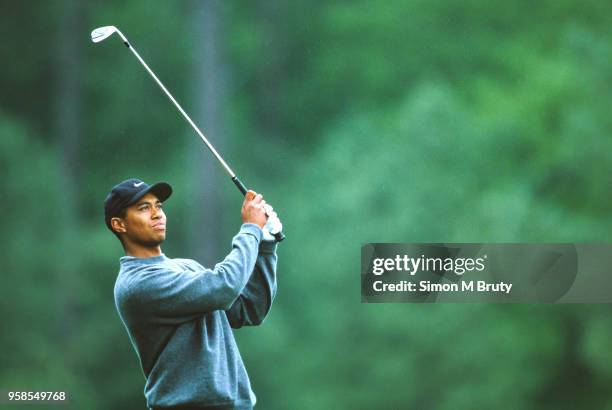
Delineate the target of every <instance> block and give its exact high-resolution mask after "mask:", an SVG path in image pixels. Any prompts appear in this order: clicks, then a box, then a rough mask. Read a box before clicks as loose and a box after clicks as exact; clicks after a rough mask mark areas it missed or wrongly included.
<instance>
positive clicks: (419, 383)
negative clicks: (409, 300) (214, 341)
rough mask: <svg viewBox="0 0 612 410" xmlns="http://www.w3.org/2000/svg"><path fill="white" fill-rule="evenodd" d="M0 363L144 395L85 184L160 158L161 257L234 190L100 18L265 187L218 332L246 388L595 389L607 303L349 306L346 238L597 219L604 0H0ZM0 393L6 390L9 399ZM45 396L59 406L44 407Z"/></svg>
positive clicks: (535, 405) (467, 393)
mask: <svg viewBox="0 0 612 410" xmlns="http://www.w3.org/2000/svg"><path fill="white" fill-rule="evenodd" d="M0 10H2V13H0V30H1V34H2V35H1V36H0V38H1V40H0V62H2V64H1V68H0V89H1V90H2V92H1V93H0V169H1V170H2V171H1V172H2V174H1V175H2V179H1V180H0V186H1V187H2V188H1V189H2V190H1V192H2V197H3V198H2V202H1V205H0V210H2V224H3V228H4V229H3V231H4V235H3V239H2V247H1V248H0V249H1V250H0V252H2V254H1V255H2V295H1V297H0V311H1V312H2V313H3V320H2V321H0V329H1V332H0V388H1V389H4V391H6V390H11V389H16V390H47V389H56V390H65V391H67V392H69V394H70V396H71V400H72V407H73V408H79V409H109V408H112V409H134V408H145V401H144V397H143V394H142V391H143V386H144V379H143V376H142V372H141V370H140V368H139V364H138V360H137V358H136V355H135V354H134V352H133V350H132V347H131V345H130V344H129V341H128V338H127V335H126V333H125V331H124V329H123V327H122V325H121V323H120V321H119V318H118V316H117V314H116V312H115V307H114V302H113V298H112V290H113V284H114V280H115V275H116V272H117V269H118V258H119V257H120V256H121V248H120V246H119V243H118V242H117V241H116V239H115V238H114V237H113V236H112V235H111V234H110V233H109V232H108V231H107V230H106V227H105V225H104V223H103V219H102V202H103V200H104V197H105V195H106V193H107V192H108V191H109V189H110V188H111V187H112V186H113V185H114V184H115V183H117V182H119V181H121V180H123V179H126V178H128V177H132V176H137V177H140V178H142V179H144V180H147V181H157V180H167V181H169V182H171V183H172V184H173V186H174V187H175V191H176V194H175V195H174V196H173V198H172V200H170V201H168V203H167V206H166V208H167V213H168V217H169V238H168V241H167V244H166V246H165V247H164V251H165V253H166V254H168V255H169V256H171V257H179V256H182V257H196V258H198V259H199V260H200V261H202V262H204V263H205V264H209V265H210V264H212V263H214V262H215V261H216V260H219V259H221V258H222V257H223V256H224V255H225V254H226V253H227V252H228V251H229V241H230V238H231V237H232V236H233V234H234V233H235V232H236V231H237V229H238V227H239V224H240V219H239V208H240V203H241V201H240V197H239V195H238V194H237V192H235V188H234V187H233V186H232V184H231V183H230V181H229V180H228V179H227V177H226V176H225V175H224V174H222V172H221V171H220V170H219V169H218V166H217V165H216V164H215V163H214V162H213V159H212V157H211V156H210V155H209V153H208V152H206V150H205V148H204V146H203V145H202V144H201V142H199V141H198V139H197V136H196V135H195V134H194V133H193V131H192V130H191V129H190V128H189V126H188V125H187V124H186V123H185V122H184V121H183V119H182V118H181V117H180V116H179V114H178V113H177V112H176V110H175V109H174V107H173V106H172V105H171V104H170V103H169V102H168V101H167V99H166V98H165V97H164V96H163V94H162V93H161V91H160V90H159V89H158V88H157V86H156V85H155V84H154V83H153V82H152V80H151V79H150V78H149V77H148V76H147V74H146V72H145V71H144V70H143V69H142V67H141V66H140V65H139V64H138V62H137V61H136V60H135V59H134V58H133V57H132V56H131V55H130V53H126V50H125V49H124V47H123V46H122V45H121V43H120V41H119V40H117V39H110V40H108V41H105V42H104V43H101V44H99V45H95V46H94V45H93V44H92V43H91V42H90V40H89V33H90V31H91V30H92V29H93V28H95V27H98V26H102V25H108V24H113V25H116V26H118V27H119V28H120V29H121V30H122V31H123V32H124V33H125V34H126V35H127V36H128V38H129V39H130V40H131V41H132V43H133V44H134V46H135V47H136V48H137V49H138V50H139V52H140V53H141V55H142V56H143V58H144V59H145V60H146V61H147V62H148V63H149V65H150V66H151V67H152V68H153V70H154V71H155V72H156V73H157V74H158V76H159V77H160V78H161V79H162V81H163V82H164V83H165V84H166V86H167V87H168V88H169V89H170V90H171V91H172V92H173V94H174V95H175V96H176V97H177V99H178V100H179V101H181V102H182V103H183V105H184V106H185V108H186V109H187V111H188V112H190V113H192V114H193V117H194V119H195V121H196V122H197V123H199V124H200V125H201V126H202V128H203V129H204V130H205V132H206V133H207V134H208V136H209V137H210V139H211V140H212V141H213V143H214V144H215V145H216V146H218V147H219V148H220V150H221V151H222V154H223V155H224V156H225V157H226V158H227V159H228V162H229V163H230V164H231V165H232V167H233V168H234V169H235V170H236V172H237V173H238V174H239V175H240V176H241V178H242V179H243V180H244V182H245V183H246V184H247V185H249V186H251V187H253V188H254V189H255V190H257V191H260V192H262V193H264V195H265V196H266V198H267V199H268V201H269V202H270V203H272V204H273V205H274V206H275V208H276V209H277V210H278V212H279V214H280V216H281V218H282V220H283V222H284V225H285V231H286V233H287V235H288V237H289V239H288V240H287V241H286V242H284V243H282V244H281V245H280V249H279V269H278V274H279V293H278V297H277V299H276V301H275V305H274V308H273V310H272V312H271V314H270V316H269V317H268V318H267V319H266V321H265V323H264V325H263V326H262V327H259V328H249V329H241V330H239V331H237V332H236V336H237V339H238V343H239V346H240V349H241V352H242V356H243V358H244V361H245V363H246V365H247V369H248V371H249V374H250V376H251V379H252V384H253V387H254V390H255V392H256V394H257V396H258V408H262V409H404V408H405V409H413V408H421V409H441V410H445V409H479V408H482V409H484V408H508V409H560V408H561V409H575V408H598V409H599V408H612V394H611V393H610V388H609V386H610V385H611V382H612V354H611V353H610V348H609V347H610V345H611V344H612V319H611V318H610V316H609V313H610V308H609V307H608V306H607V305H591V306H589V305H567V306H557V305H509V306H505V305H491V304H473V305H399V304H398V305H364V304H361V303H360V296H359V291H360V289H359V287H360V284H359V272H360V267H359V255H360V246H361V244H362V243H367V242H489V241H490V242H530V241H534V242H537V241H541V242H564V241H566V242H610V241H611V236H610V232H611V230H612V218H611V217H610V215H612V212H611V211H612V201H611V197H610V194H609V191H608V189H609V183H608V175H610V173H611V171H612V156H611V155H610V152H612V117H611V116H610V115H609V112H608V111H609V107H610V106H612V93H611V92H610V90H611V89H612V24H610V23H612V19H611V17H612V3H606V2H602V1H593V0H585V1H580V2H579V1H569V0H561V1H560V0H556V1H550V0H544V1H540V2H528V1H515V2H499V1H497V2H490V1H484V0H467V1H466V0H462V1H458V0H447V1H440V2H431V1H421V0H415V1H409V2H405V1H388V2H372V1H364V0H356V1H351V2H347V1H342V0H329V1H325V2H316V3H314V2H310V1H304V0H296V1H292V2H282V1H269V2H261V3H259V2H257V3H256V2H247V1H235V2H218V1H176V2H165V1H144V0H134V1H131V2H129V3H127V4H126V3H125V2H119V1H110V2H101V1H93V2H87V3H84V2H78V1H76V0H64V1H60V0H57V1H45V2H42V1H41V2H14V1H13V2H11V1H5V0H3V1H0ZM15 408H17V407H15ZM58 408H63V407H58Z"/></svg>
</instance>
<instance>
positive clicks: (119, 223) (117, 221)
mask: <svg viewBox="0 0 612 410" xmlns="http://www.w3.org/2000/svg"><path fill="white" fill-rule="evenodd" d="M110 223H111V227H112V228H113V231H115V232H116V233H125V232H127V228H126V227H125V221H124V220H123V219H121V218H118V217H114V218H111V220H110Z"/></svg>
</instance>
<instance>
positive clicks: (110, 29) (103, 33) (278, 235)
mask: <svg viewBox="0 0 612 410" xmlns="http://www.w3.org/2000/svg"><path fill="white" fill-rule="evenodd" d="M113 33H117V34H118V35H119V37H121V40H122V41H123V44H125V46H126V47H127V48H129V49H130V51H131V52H132V53H133V54H134V55H135V56H136V58H137V59H138V61H140V63H141V64H142V65H143V66H144V68H146V70H147V71H148V72H149V74H151V77H153V79H154V80H155V82H156V83H157V84H158V85H159V86H160V87H161V89H162V90H163V91H164V93H166V95H167V96H168V98H170V101H172V102H173V103H174V105H175V106H176V108H177V109H178V110H179V111H180V113H181V114H183V117H185V119H186V120H187V122H188V123H189V124H190V125H191V126H192V127H193V129H194V130H195V132H197V133H198V135H199V136H200V138H202V141H204V144H206V146H207V147H208V149H209V150H210V152H212V154H213V155H214V156H215V158H217V160H219V162H220V163H221V165H223V168H225V170H226V171H227V173H228V174H229V175H230V177H231V178H232V181H233V182H234V184H235V185H236V187H238V189H239V190H240V192H242V195H246V193H247V188H246V186H245V185H244V184H243V183H242V181H240V179H238V177H237V176H236V174H235V173H234V171H232V169H231V168H230V167H229V165H227V163H226V162H225V161H224V160H223V158H221V155H219V153H218V152H217V150H216V149H215V148H214V147H213V146H212V144H211V143H210V142H209V141H208V139H207V138H206V137H205V136H204V134H203V133H202V131H200V129H199V128H198V127H197V126H196V125H195V123H194V122H193V121H192V120H191V118H190V117H189V115H187V113H186V112H185V110H183V108H182V107H181V106H180V104H179V103H178V102H177V101H176V100H175V99H174V97H173V96H172V94H170V92H169V91H168V90H167V89H166V87H164V85H163V84H162V82H161V81H159V79H158V78H157V76H156V75H155V73H154V72H153V71H152V70H151V69H150V68H149V66H148V65H147V63H145V62H144V60H143V59H142V57H140V55H139V54H138V52H137V51H136V50H135V49H134V47H132V46H131V44H130V43H129V41H128V40H127V38H126V37H125V36H124V35H123V33H121V31H119V29H118V28H117V27H115V26H104V27H98V28H97V29H95V30H93V31H92V32H91V41H93V42H94V43H99V42H101V41H104V40H106V39H107V38H108V37H110V36H111V35H113ZM270 233H271V234H272V235H273V236H274V238H275V239H276V240H277V241H278V242H280V241H282V240H283V239H285V235H284V234H283V233H282V232H270Z"/></svg>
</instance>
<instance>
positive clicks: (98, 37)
mask: <svg viewBox="0 0 612 410" xmlns="http://www.w3.org/2000/svg"><path fill="white" fill-rule="evenodd" d="M118 31H119V30H118V29H117V27H115V26H104V27H98V28H97V29H95V30H94V31H92V32H91V41H93V42H94V43H99V42H100V41H103V40H106V38H108V37H110V36H111V35H112V34H113V33H115V32H118Z"/></svg>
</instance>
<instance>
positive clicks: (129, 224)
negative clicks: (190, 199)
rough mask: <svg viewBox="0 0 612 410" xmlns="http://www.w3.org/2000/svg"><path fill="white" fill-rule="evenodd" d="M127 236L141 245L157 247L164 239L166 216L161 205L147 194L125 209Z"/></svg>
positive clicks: (152, 196) (155, 198)
mask: <svg viewBox="0 0 612 410" xmlns="http://www.w3.org/2000/svg"><path fill="white" fill-rule="evenodd" d="M125 222H126V228H127V232H126V234H127V236H128V237H129V238H130V239H131V240H132V241H133V242H136V243H140V244H142V245H159V244H160V243H162V242H163V241H164V239H166V214H164V211H163V209H162V203H161V201H160V200H159V199H157V197H156V196H155V195H154V194H151V193H148V194H146V195H145V196H143V197H142V198H141V199H140V200H139V201H138V202H136V203H135V204H134V205H132V206H129V207H128V208H127V212H126V215H125Z"/></svg>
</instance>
